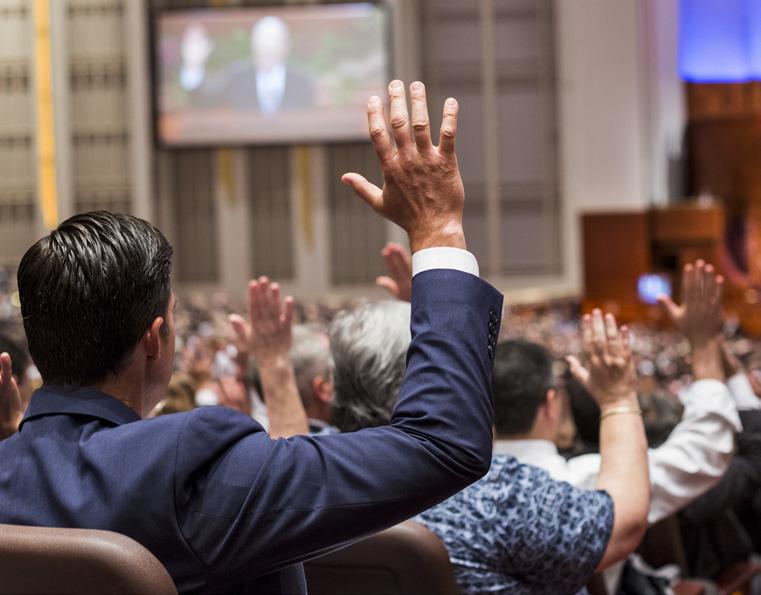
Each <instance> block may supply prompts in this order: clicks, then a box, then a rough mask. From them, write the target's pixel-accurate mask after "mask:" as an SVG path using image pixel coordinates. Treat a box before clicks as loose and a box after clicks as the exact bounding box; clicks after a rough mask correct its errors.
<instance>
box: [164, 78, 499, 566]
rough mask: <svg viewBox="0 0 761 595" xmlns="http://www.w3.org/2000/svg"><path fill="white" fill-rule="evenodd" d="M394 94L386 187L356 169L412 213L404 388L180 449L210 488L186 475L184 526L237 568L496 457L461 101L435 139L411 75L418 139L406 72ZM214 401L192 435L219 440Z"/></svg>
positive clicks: (369, 519) (393, 210)
mask: <svg viewBox="0 0 761 595" xmlns="http://www.w3.org/2000/svg"><path fill="white" fill-rule="evenodd" d="M389 92H390V95H391V111H392V118H391V121H392V125H393V127H394V135H395V137H396V145H397V148H392V147H391V143H390V138H389V135H388V132H386V129H385V120H384V118H383V110H382V108H381V104H380V100H378V99H377V98H376V99H375V100H374V101H371V102H370V103H369V105H368V117H369V121H370V130H371V133H372V138H373V142H374V144H375V146H376V149H377V150H378V154H379V156H380V159H381V167H382V169H383V171H384V179H385V184H384V188H383V190H381V189H380V188H377V187H376V186H373V185H372V184H370V183H369V182H367V181H366V180H365V179H364V178H362V177H361V176H359V175H358V174H347V175H346V176H344V180H345V181H347V182H349V183H351V184H352V185H353V186H354V188H355V189H356V190H358V191H359V192H360V194H362V195H363V197H364V198H365V199H366V200H368V202H370V204H372V205H373V207H374V208H375V209H376V210H377V211H378V212H380V213H381V214H383V215H384V216H387V217H389V218H391V219H392V220H393V221H395V222H397V223H399V224H400V225H402V226H403V227H404V228H405V229H406V230H407V232H408V234H409V238H410V243H411V246H412V249H413V251H415V254H414V255H413V275H414V276H413V280H412V305H411V335H412V341H411V343H410V347H409V351H408V355H407V368H406V373H405V376H404V380H403V382H402V384H401V388H400V390H399V400H398V402H397V404H396V407H395V408H394V410H393V412H392V417H391V421H390V424H389V425H388V426H384V427H375V428H366V429H363V430H359V431H357V432H347V433H343V434H337V435H331V436H316V437H313V436H293V437H291V438H289V439H288V440H269V439H268V438H267V437H266V436H265V435H264V433H263V432H257V431H254V429H253V428H251V429H249V430H246V428H242V427H238V426H237V425H235V424H230V425H229V427H230V428H231V430H230V431H231V433H232V432H233V430H234V431H239V434H236V435H235V439H234V442H233V443H232V444H229V443H228V442H225V445H226V446H225V448H224V449H222V450H220V451H218V452H210V451H209V449H207V450H204V451H200V452H199V451H198V450H196V449H191V448H186V449H180V450H181V451H182V453H183V454H182V458H181V459H180V460H179V461H178V466H179V467H182V468H192V469H197V468H199V466H200V468H203V469H208V475H207V476H204V477H203V478H202V483H203V485H204V486H208V488H207V489H206V490H205V491H198V490H195V491H194V490H193V489H190V488H186V486H185V485H184V483H183V481H179V482H178V483H177V488H176V497H177V498H178V502H179V504H178V506H179V507H180V508H181V511H182V514H183V515H185V514H186V512H187V516H185V517H184V518H185V519H186V521H185V525H184V531H185V534H186V535H190V536H191V537H189V540H190V541H191V543H192V545H193V547H194V549H195V551H197V552H203V554H202V558H203V561H204V563H205V564H207V565H208V567H209V568H210V569H212V570H213V571H215V572H219V573H221V574H224V575H225V576H228V577H230V580H232V577H238V576H252V575H254V576H256V575H259V574H267V573H270V572H273V571H275V570H277V569H279V568H283V567H284V566H288V565H291V564H294V563H296V562H299V561H302V560H305V559H308V558H311V557H314V556H315V555H319V554H320V553H326V552H328V551H330V550H331V549H335V548H337V547H340V546H342V545H346V544H348V543H350V542H351V541H354V540H357V539H359V538H361V537H363V536H365V535H368V534H370V533H373V532H376V531H379V530H382V529H385V528H386V527H390V526H391V525H394V524H396V523H399V522H401V521H402V520H405V519H407V518H410V517H412V516H414V515H416V514H418V513H420V512H422V511H423V510H426V509H427V508H429V507H431V506H432V505H434V504H437V503H438V502H441V501H442V500H444V499H446V498H448V497H449V496H451V495H452V494H454V493H456V492H458V491H460V490H462V489H463V488H464V487H466V486H467V485H468V484H470V483H473V482H474V481H476V480H477V479H479V478H480V477H482V476H483V475H484V474H485V473H487V471H488V470H489V466H490V464H491V455H492V425H493V414H492V407H491V386H492V368H493V355H494V347H495V344H496V340H497V336H498V334H499V327H500V319H501V315H502V301H503V298H502V295H501V294H500V293H499V292H498V291H497V290H496V289H494V288H493V287H492V286H490V285H489V284H488V283H486V282H485V281H482V280H481V279H480V278H478V275H477V273H478V266H477V263H476V262H475V258H474V257H473V255H472V254H470V253H469V252H467V251H465V250H463V249H462V248H464V247H465V238H464V234H463V231H462V206H463V199H464V195H463V189H462V181H461V179H460V174H459V171H458V168H457V160H456V158H455V156H454V135H455V130H456V121H457V103H456V102H447V105H446V107H445V118H444V132H443V137H442V141H441V144H440V146H439V147H434V146H433V144H432V142H431V139H430V134H429V131H428V117H427V113H426V112H427V110H426V107H425V90H424V88H423V86H422V84H415V85H412V99H413V118H412V122H413V125H414V130H415V135H414V136H415V140H414V141H413V139H412V128H411V127H410V123H409V118H408V117H407V108H406V104H405V98H404V89H403V87H402V86H401V83H398V84H392V85H391V87H390V90H389ZM405 135H406V136H407V137H408V138H405ZM426 253H427V254H428V255H431V254H433V257H432V258H426ZM421 255H422V260H421ZM207 409H213V410H211V411H207V410H204V408H201V409H200V410H196V411H194V412H192V413H190V414H189V415H188V419H189V422H188V424H187V425H186V428H185V430H184V433H183V434H182V435H181V436H180V438H178V439H179V440H180V441H182V440H185V439H187V440H193V441H194V443H201V444H207V443H210V442H212V439H211V438H208V437H218V435H219V432H220V430H219V427H220V425H221V426H223V427H228V425H227V423H226V422H223V421H221V420H219V419H217V418H219V417H221V415H220V414H223V415H224V414H228V412H224V411H220V410H219V409H218V408H207ZM238 417H239V416H236V422H237V419H238ZM190 457H195V458H194V459H193V460H189V458H190ZM192 479H193V481H194V482H197V481H199V480H198V479H197V478H196V477H195V475H193V476H192ZM217 486H224V487H225V489H226V490H229V489H230V488H232V487H234V488H236V489H234V490H233V491H232V492H230V491H224V492H223V491H220V490H219V489H218V488H217ZM252 486H255V489H252ZM231 493H232V496H231ZM186 494H191V495H192V498H191V499H190V500H189V499H188V497H187V496H186ZM196 523H200V524H202V525H203V526H204V531H203V535H200V534H199V533H198V532H196V531H195V527H196V526H197V525H196Z"/></svg>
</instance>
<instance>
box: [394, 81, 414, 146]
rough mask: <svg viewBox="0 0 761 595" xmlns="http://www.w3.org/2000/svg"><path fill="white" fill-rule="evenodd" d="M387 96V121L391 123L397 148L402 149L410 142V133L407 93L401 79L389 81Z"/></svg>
mask: <svg viewBox="0 0 761 595" xmlns="http://www.w3.org/2000/svg"><path fill="white" fill-rule="evenodd" d="M388 98H389V112H390V114H389V115H390V120H389V122H390V123H391V130H392V131H393V134H394V140H395V141H396V146H397V147H398V148H399V150H400V151H404V150H406V149H407V148H408V147H409V146H410V144H411V143H412V135H411V133H410V117H409V114H408V112H407V95H406V93H405V91H404V83H403V82H402V81H400V80H395V81H391V83H390V84H389V86H388Z"/></svg>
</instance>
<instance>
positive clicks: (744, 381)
mask: <svg viewBox="0 0 761 595" xmlns="http://www.w3.org/2000/svg"><path fill="white" fill-rule="evenodd" d="M727 387H728V388H729V392H730V394H731V395H732V398H733V399H734V400H735V403H737V409H739V410H740V411H748V410H750V409H761V401H759V399H758V397H757V396H756V393H754V392H753V387H752V386H751V385H750V380H748V376H747V375H746V374H745V373H743V372H739V373H738V374H735V375H734V376H732V378H730V379H729V380H727Z"/></svg>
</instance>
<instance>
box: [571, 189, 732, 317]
mask: <svg viewBox="0 0 761 595" xmlns="http://www.w3.org/2000/svg"><path fill="white" fill-rule="evenodd" d="M582 230H583V231H582V233H583V252H584V304H583V307H584V310H585V311H589V310H591V309H592V308H595V307H599V308H603V309H605V310H607V311H611V312H613V313H615V314H616V315H617V316H618V317H619V318H620V321H621V322H633V321H641V322H658V321H659V320H660V318H661V316H660V312H659V308H658V307H657V306H654V305H651V304H646V303H644V302H643V301H642V300H640V298H639V295H638V292H637V283H638V282H639V279H640V277H641V276H642V275H645V274H649V273H658V274H665V275H667V276H668V277H669V279H670V281H671V285H672V288H673V290H674V295H677V296H678V295H679V291H680V281H681V269H682V267H683V266H684V264H685V263H688V262H694V261H695V260H697V259H698V258H702V259H704V260H705V261H706V262H711V263H715V264H717V266H718V263H719V262H720V257H721V250H722V242H723V237H724V212H723V210H722V209H721V208H720V207H718V206H706V207H703V206H698V205H695V204H687V203H685V204H683V205H674V206H669V207H666V208H653V209H649V210H647V211H638V212H616V213H588V214H585V215H583V216H582Z"/></svg>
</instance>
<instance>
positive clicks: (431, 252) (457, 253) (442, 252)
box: [412, 248, 479, 277]
mask: <svg viewBox="0 0 761 595" xmlns="http://www.w3.org/2000/svg"><path fill="white" fill-rule="evenodd" d="M431 269H455V270H457V271H462V272H463V273H470V274H471V275H475V276H476V277H478V276H479V270H478V261H477V260H476V257H475V256H473V255H472V254H471V253H470V252H468V251H467V250H462V249H460V248H426V249H425V250H418V251H417V252H415V253H414V254H413V255H412V276H413V277H414V276H415V275H417V274H418V273H422V272H423V271H429V270H431Z"/></svg>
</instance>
